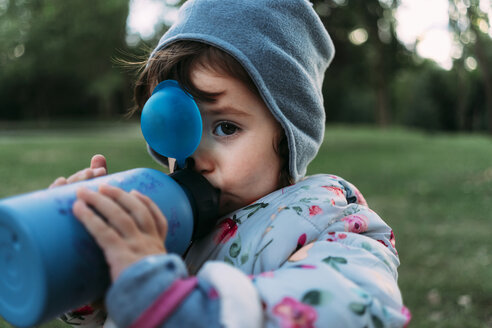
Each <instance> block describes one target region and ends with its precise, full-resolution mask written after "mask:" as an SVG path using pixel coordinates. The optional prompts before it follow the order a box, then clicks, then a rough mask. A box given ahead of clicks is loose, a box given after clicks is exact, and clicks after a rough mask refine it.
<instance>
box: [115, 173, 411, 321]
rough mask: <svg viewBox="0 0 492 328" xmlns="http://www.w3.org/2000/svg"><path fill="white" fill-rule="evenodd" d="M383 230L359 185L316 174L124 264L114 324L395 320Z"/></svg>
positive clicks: (397, 309)
mask: <svg viewBox="0 0 492 328" xmlns="http://www.w3.org/2000/svg"><path fill="white" fill-rule="evenodd" d="M398 265H399V260H398V254H397V252H396V249H395V238H394V235H393V232H392V230H391V228H390V227H389V226H388V225H386V224H385V223H384V222H383V221H382V220H381V218H380V217H379V216H378V215H377V214H376V213H374V212H373V211H372V210H370V209H369V208H368V206H367V203H366V201H365V200H364V198H363V196H362V195H361V194H360V192H359V191H358V190H357V189H356V188H355V187H354V186H353V185H352V184H350V183H349V182H347V181H345V180H343V179H341V178H339V177H337V176H333V175H315V176H311V177H308V178H305V179H304V180H302V181H300V182H298V183H297V184H295V185H292V186H289V187H286V188H283V189H281V190H277V191H275V192H273V193H271V194H269V195H267V196H265V197H263V198H261V199H259V200H258V201H256V202H254V203H253V204H251V205H249V206H246V207H244V208H242V209H240V210H238V211H236V212H234V213H232V214H231V215H229V216H227V217H226V218H223V219H222V220H220V221H219V223H218V224H217V227H216V229H215V231H214V232H213V233H212V234H210V235H209V236H207V237H205V238H204V239H202V240H200V241H196V242H194V243H193V245H192V246H191V248H190V250H189V252H188V254H187V256H186V258H185V262H183V260H182V259H181V258H180V257H178V256H176V255H173V254H167V255H156V256H150V257H147V258H145V259H143V260H141V261H139V262H138V263H136V264H134V265H133V266H131V267H130V268H128V269H127V270H125V271H124V272H123V273H122V275H121V276H120V277H119V278H118V280H117V281H116V282H115V283H114V284H113V286H112V287H111V289H110V290H109V292H108V294H107V297H106V306H107V309H108V312H109V316H110V317H111V319H112V320H113V321H114V322H115V323H116V325H117V326H118V327H285V328H287V327H289V328H308V327H403V326H405V325H406V324H408V321H409V320H410V313H409V312H408V310H407V309H406V308H405V307H404V306H403V304H402V298H401V294H400V291H399V288H398V284H397V267H398Z"/></svg>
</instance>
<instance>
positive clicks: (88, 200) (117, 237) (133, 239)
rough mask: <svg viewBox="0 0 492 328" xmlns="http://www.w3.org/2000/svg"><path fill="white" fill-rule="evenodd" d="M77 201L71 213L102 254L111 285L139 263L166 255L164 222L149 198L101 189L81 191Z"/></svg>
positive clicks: (164, 219)
mask: <svg viewBox="0 0 492 328" xmlns="http://www.w3.org/2000/svg"><path fill="white" fill-rule="evenodd" d="M77 198H78V199H77V201H75V203H74V205H73V213H74V215H75V216H76V217H77V218H78V219H79V220H80V221H81V222H82V224H83V225H84V226H85V227H86V229H87V230H88V231H89V233H90V234H91V235H92V236H93V237H94V239H95V240H96V242H97V243H98V245H99V246H100V247H101V249H102V250H103V252H104V256H105V257H106V262H107V263H108V265H109V266H110V271H111V279H112V281H115V280H116V278H118V276H119V275H120V273H121V272H122V271H123V270H124V269H125V268H127V267H128V266H130V265H131V264H133V263H135V262H137V261H138V260H140V259H142V258H144V257H146V256H148V255H152V254H162V253H166V249H165V247H164V242H165V239H166V235H167V220H166V218H165V217H164V215H163V214H162V212H161V211H160V209H159V208H158V207H157V205H156V204H155V203H154V202H153V201H152V200H151V199H150V198H149V197H147V196H144V195H142V194H141V193H139V192H137V191H135V190H133V191H131V192H129V193H127V192H125V191H124V190H122V189H119V188H116V187H113V186H109V185H101V186H100V187H99V192H95V191H92V190H89V189H87V188H80V189H79V190H78V191H77ZM103 217H104V218H103Z"/></svg>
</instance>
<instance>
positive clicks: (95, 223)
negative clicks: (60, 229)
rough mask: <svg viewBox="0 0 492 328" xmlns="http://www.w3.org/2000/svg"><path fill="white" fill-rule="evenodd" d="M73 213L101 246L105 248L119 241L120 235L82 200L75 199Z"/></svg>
mask: <svg viewBox="0 0 492 328" xmlns="http://www.w3.org/2000/svg"><path fill="white" fill-rule="evenodd" d="M73 213H74V215H75V216H76V217H77V218H78V219H79V220H80V222H82V224H83V225H84V226H85V228H86V229H87V231H89V233H90V234H91V235H92V236H93V237H94V239H95V240H96V242H97V244H98V245H99V246H100V247H101V248H103V249H106V248H107V247H110V246H113V247H114V246H115V245H117V244H119V243H121V237H120V236H119V235H118V233H117V232H116V231H115V230H114V229H112V228H111V227H110V226H108V224H106V222H104V220H103V219H102V218H101V217H99V216H98V215H97V214H96V213H95V212H94V211H93V210H92V209H90V208H89V206H87V204H86V203H85V202H84V201H83V200H81V199H77V200H76V201H75V202H74V204H73Z"/></svg>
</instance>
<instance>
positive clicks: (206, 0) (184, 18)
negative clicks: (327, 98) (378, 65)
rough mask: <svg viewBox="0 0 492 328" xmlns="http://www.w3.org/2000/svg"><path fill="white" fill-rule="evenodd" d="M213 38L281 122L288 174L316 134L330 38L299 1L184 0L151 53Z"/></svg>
mask: <svg viewBox="0 0 492 328" xmlns="http://www.w3.org/2000/svg"><path fill="white" fill-rule="evenodd" d="M181 40H190V41H198V42H203V43H206V44H210V45H213V46H215V47H217V48H219V49H221V50H223V51H225V52H227V53H228V54H230V55H231V56H233V57H234V58H235V59H236V60H237V61H238V62H239V63H241V65H242V66H243V67H244V68H245V69H246V71H247V72H248V73H249V75H250V77H251V78H252V80H253V82H254V83H255V85H256V87H257V88H258V90H259V92H260V94H261V96H262V97H263V100H264V102H265V104H266V105H267V107H268V108H269V109H270V111H271V112H272V114H273V116H274V117H275V118H276V119H277V120H278V121H279V122H280V124H281V125H282V127H283V129H284V131H285V134H286V136H287V140H288V146H289V156H290V157H289V160H290V161H289V163H290V167H289V171H290V174H291V176H292V178H294V180H295V181H298V180H299V179H300V178H301V177H303V176H304V175H305V174H306V168H307V165H308V164H309V162H311V160H312V159H313V158H314V157H315V156H316V154H317V152H318V149H319V147H320V145H321V143H322V141H323V136H324V127H325V111H324V107H323V97H322V93H321V86H322V82H323V77H324V73H325V70H326V68H327V67H328V65H329V63H330V62H331V60H332V58H333V55H334V47H333V43H332V41H331V39H330V36H329V35H328V32H327V31H326V29H325V28H324V26H323V24H322V23H321V20H320V19H319V17H318V15H317V14H316V12H315V11H314V9H313V7H312V4H311V3H310V2H309V1H307V0H189V1H187V2H186V3H185V4H184V5H183V6H182V7H181V9H180V12H179V17H178V20H177V21H176V22H175V23H174V24H173V26H172V27H171V28H170V29H169V30H168V31H167V32H166V33H165V34H164V36H163V37H162V38H161V40H160V41H159V44H158V45H157V47H156V48H155V50H154V52H155V51H157V50H159V49H163V48H165V47H166V46H168V45H170V44H172V43H173V42H176V41H181Z"/></svg>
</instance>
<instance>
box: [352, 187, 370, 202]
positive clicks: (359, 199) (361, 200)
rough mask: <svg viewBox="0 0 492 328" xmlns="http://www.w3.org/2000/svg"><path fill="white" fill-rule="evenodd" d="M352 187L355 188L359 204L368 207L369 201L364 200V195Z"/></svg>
mask: <svg viewBox="0 0 492 328" xmlns="http://www.w3.org/2000/svg"><path fill="white" fill-rule="evenodd" d="M352 187H353V190H354V194H355V197H357V204H359V205H364V206H367V201H366V199H365V198H364V196H362V194H361V192H360V191H359V189H357V188H355V187H354V186H352Z"/></svg>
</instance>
